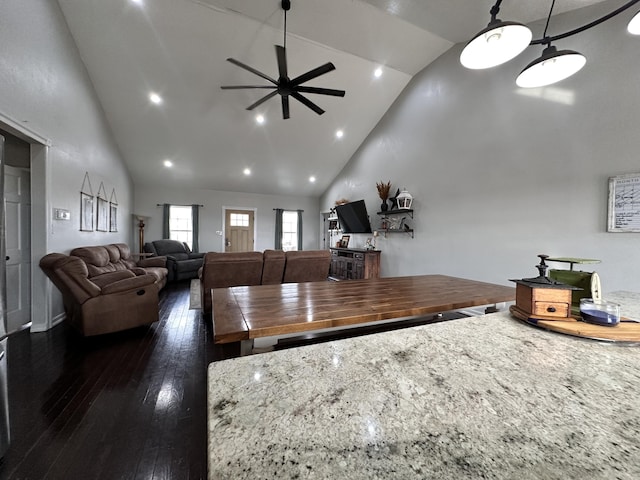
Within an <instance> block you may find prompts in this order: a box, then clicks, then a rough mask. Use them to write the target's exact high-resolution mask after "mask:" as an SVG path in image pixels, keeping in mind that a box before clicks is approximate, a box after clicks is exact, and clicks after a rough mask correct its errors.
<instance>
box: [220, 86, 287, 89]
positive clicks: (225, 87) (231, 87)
mask: <svg viewBox="0 0 640 480" xmlns="http://www.w3.org/2000/svg"><path fill="white" fill-rule="evenodd" d="M220 88H221V89H222V90H239V89H242V88H278V87H276V86H275V85H223V86H222V87H220Z"/></svg>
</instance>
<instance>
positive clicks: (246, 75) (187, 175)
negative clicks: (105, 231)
mask: <svg viewBox="0 0 640 480" xmlns="http://www.w3.org/2000/svg"><path fill="white" fill-rule="evenodd" d="M58 2H59V4H60V6H61V8H62V11H63V13H64V16H65V18H66V21H67V23H68V25H69V29H70V31H71V34H72V35H73V38H74V40H75V42H76V44H77V46H78V50H79V52H80V55H81V57H82V60H83V62H84V64H85V65H86V68H87V72H88V75H89V77H90V79H91V81H92V82H93V84H94V86H95V89H96V93H97V96H98V99H99V101H100V102H101V104H102V106H103V109H104V112H105V115H106V118H107V120H108V122H109V124H110V126H111V129H112V131H113V135H114V138H115V141H116V143H117V145H118V147H119V149H120V151H121V152H122V155H123V157H124V159H125V161H126V162H127V165H128V167H129V170H130V172H131V174H132V176H133V180H134V183H136V184H150V185H157V186H158V187H161V186H171V187H176V188H198V189H214V190H226V191H237V192H252V193H264V194H286V195H304V196H317V195H320V194H321V193H322V192H323V191H324V190H325V189H326V187H327V186H328V185H329V182H331V180H332V179H333V178H334V177H335V176H336V175H337V174H338V173H339V172H340V170H341V169H342V168H343V167H344V165H345V164H346V163H347V162H348V160H349V158H350V157H351V156H352V155H353V154H354V152H355V151H356V150H357V149H358V147H359V146H360V145H361V143H362V142H363V141H364V139H365V138H366V136H367V135H368V134H369V132H370V131H371V130H372V129H373V127H374V126H375V125H376V124H377V122H378V121H379V120H380V119H381V118H382V116H383V115H384V113H385V112H386V111H387V109H388V108H389V107H390V106H391V104H392V103H393V102H394V101H395V99H396V98H397V97H398V95H400V93H401V92H402V90H403V89H404V88H405V86H406V85H407V84H408V82H409V81H410V80H411V78H412V77H413V75H415V74H416V73H417V72H419V71H420V70H422V69H423V68H424V67H425V66H427V65H428V64H429V63H430V62H432V61H433V60H435V59H436V58H437V57H438V56H440V55H441V54H442V53H444V52H445V51H447V50H448V49H449V48H451V46H453V45H454V44H455V43H459V42H465V41H467V40H468V39H470V38H471V37H472V36H473V35H474V34H475V33H477V32H478V31H479V30H481V29H482V28H484V27H485V26H486V24H487V23H488V22H489V13H488V12H489V9H490V8H491V6H492V5H493V3H494V1H493V0H472V1H470V0H322V1H319V0H291V5H292V6H291V10H290V11H289V12H288V14H287V33H288V35H287V57H288V64H289V76H290V77H291V78H293V77H295V76H297V75H300V74H302V73H305V72H307V71H308V70H311V69H313V68H315V67H318V66H319V65H322V64H325V63H327V62H332V63H333V64H334V65H335V67H336V70H334V71H332V72H330V73H327V74H325V75H322V76H320V77H318V78H316V79H314V80H312V81H310V82H308V83H307V84H305V85H308V86H314V87H324V88H332V89H340V90H345V91H346V95H345V97H344V98H339V97H330V96H323V95H315V94H306V95H307V96H308V98H309V99H310V100H311V101H313V102H314V103H316V104H317V105H319V106H320V107H321V108H322V109H324V110H325V111H326V113H324V114H323V115H321V116H319V115H317V114H316V113H314V112H313V111H311V110H309V109H308V108H307V107H305V106H303V105H302V104H300V103H299V102H297V101H296V100H291V118H290V119H288V120H283V119H282V111H281V104H280V100H279V97H278V96H277V95H276V97H274V98H272V99H270V100H269V101H267V102H265V103H263V104H262V105H260V106H259V107H257V108H256V109H254V110H253V111H247V110H246V107H248V106H249V105H251V104H253V103H254V102H256V101H257V100H258V99H259V98H260V97H262V96H263V95H264V94H265V93H266V92H268V91H265V90H221V89H220V86H222V85H242V84H247V85H267V84H268V82H267V81H266V80H263V79H261V78H260V77H258V76H256V75H254V74H252V73H250V72H248V71H247V70H244V69H241V68H239V67H237V66H235V65H233V64H232V63H230V62H227V61H226V59H227V58H229V57H232V58H234V59H236V60H238V61H240V62H242V63H244V64H247V65H250V66H251V67H253V68H255V69H257V70H259V71H261V72H264V73H265V74H267V75H269V76H271V77H272V78H278V70H277V63H276V54H275V49H274V45H282V43H283V20H284V14H283V10H282V8H281V2H280V0H109V1H106V0H58ZM556 3H557V5H556V7H555V10H554V12H555V13H560V12H563V11H568V10H572V9H575V8H580V7H584V6H587V5H591V4H595V3H600V1H598V0H563V1H560V2H556ZM550 5H551V0H549V1H526V2H523V1H514V0H511V1H509V0H507V1H505V2H503V4H502V7H501V13H500V15H499V17H500V18H502V19H503V20H517V21H520V22H524V23H528V22H531V21H534V20H538V19H541V18H544V17H545V16H546V15H547V12H548V9H549V7H550ZM536 33H539V32H534V35H535V34H536ZM378 68H380V69H381V72H382V74H381V75H380V76H379V77H376V76H374V72H375V71H376V69H378ZM151 92H155V93H156V94H158V95H159V96H160V97H161V98H162V103H160V104H154V103H152V102H150V100H149V94H150V93H151ZM257 114H261V115H263V116H264V119H265V121H264V123H262V124H258V123H257V122H256V115H257ZM338 130H341V131H342V132H343V136H342V137H341V138H337V136H336V132H337V131H338ZM165 160H170V161H171V162H172V164H173V166H172V167H170V168H169V167H164V166H163V162H164V161H165ZM245 169H250V171H251V173H250V174H249V175H246V174H245V173H244V170H245ZM312 176H313V177H315V182H314V183H311V182H310V181H309V178H310V177H312Z"/></svg>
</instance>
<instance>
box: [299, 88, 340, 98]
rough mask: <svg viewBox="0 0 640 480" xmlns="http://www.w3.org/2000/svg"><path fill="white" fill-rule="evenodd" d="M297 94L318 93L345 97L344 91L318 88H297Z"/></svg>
mask: <svg viewBox="0 0 640 480" xmlns="http://www.w3.org/2000/svg"><path fill="white" fill-rule="evenodd" d="M296 91H297V92H302V93H318V94H320V95H333V96H334V97H344V94H345V91H344V90H333V89H331V88H317V87H303V86H299V87H296Z"/></svg>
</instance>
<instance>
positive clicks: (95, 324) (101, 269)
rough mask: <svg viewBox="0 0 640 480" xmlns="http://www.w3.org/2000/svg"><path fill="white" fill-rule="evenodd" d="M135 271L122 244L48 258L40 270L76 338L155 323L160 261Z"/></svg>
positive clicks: (163, 277)
mask: <svg viewBox="0 0 640 480" xmlns="http://www.w3.org/2000/svg"><path fill="white" fill-rule="evenodd" d="M150 260H152V259H145V260H144V261H142V262H139V263H142V264H143V265H146V266H145V267H140V266H138V265H137V264H136V262H134V261H133V260H132V259H131V258H130V254H129V248H128V246H127V245H126V244H112V245H105V246H95V247H81V248H77V249H74V250H72V255H65V254H62V253H50V254H48V255H45V256H44V257H42V259H41V260H40V268H41V269H42V271H43V272H44V273H45V274H46V275H47V277H49V278H50V279H51V281H52V282H53V284H54V285H55V286H56V287H57V288H58V290H60V292H61V293H62V299H63V302H64V309H65V314H66V321H68V322H69V323H70V324H71V325H72V326H73V327H74V328H75V329H76V330H78V331H79V332H80V333H81V334H82V335H85V336H91V335H100V334H104V333H111V332H116V331H119V330H125V329H128V328H133V327H137V326H141V325H148V324H151V323H153V322H155V321H157V320H158V291H159V290H160V288H161V287H162V286H164V285H165V284H166V276H167V271H166V268H164V267H162V266H160V265H161V264H163V263H164V259H163V258H155V259H153V261H150Z"/></svg>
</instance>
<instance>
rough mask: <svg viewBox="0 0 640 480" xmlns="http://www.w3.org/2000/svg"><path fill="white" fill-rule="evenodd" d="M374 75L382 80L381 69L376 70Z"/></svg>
mask: <svg viewBox="0 0 640 480" xmlns="http://www.w3.org/2000/svg"><path fill="white" fill-rule="evenodd" d="M373 75H374V76H375V77H376V78H380V77H381V76H382V69H381V68H380V67H378V68H376V71H375V72H373Z"/></svg>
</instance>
